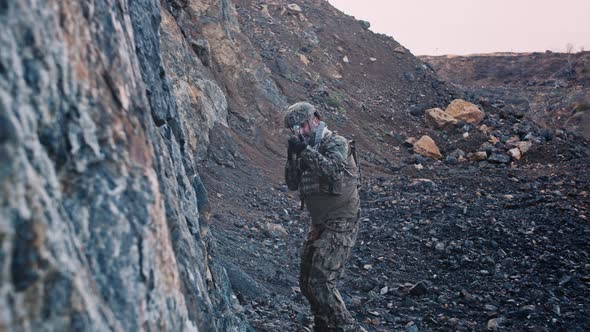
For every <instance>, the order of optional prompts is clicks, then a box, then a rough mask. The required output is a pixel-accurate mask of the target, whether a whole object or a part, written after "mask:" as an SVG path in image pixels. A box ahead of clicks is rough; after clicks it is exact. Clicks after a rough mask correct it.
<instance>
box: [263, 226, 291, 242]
mask: <svg viewBox="0 0 590 332" xmlns="http://www.w3.org/2000/svg"><path fill="white" fill-rule="evenodd" d="M264 233H265V234H266V235H267V236H270V237H272V238H275V239H276V238H281V237H287V236H289V233H287V230H285V228H284V227H283V226H281V225H279V224H273V223H266V224H265V227H264Z"/></svg>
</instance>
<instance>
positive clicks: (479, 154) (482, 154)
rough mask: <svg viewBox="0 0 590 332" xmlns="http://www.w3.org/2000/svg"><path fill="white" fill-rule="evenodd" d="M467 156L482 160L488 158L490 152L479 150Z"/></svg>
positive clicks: (473, 159) (471, 158)
mask: <svg viewBox="0 0 590 332" xmlns="http://www.w3.org/2000/svg"><path fill="white" fill-rule="evenodd" d="M467 158H469V160H471V161H482V160H486V159H488V154H487V153H486V152H485V151H477V152H475V153H470V154H469V155H468V156H467Z"/></svg>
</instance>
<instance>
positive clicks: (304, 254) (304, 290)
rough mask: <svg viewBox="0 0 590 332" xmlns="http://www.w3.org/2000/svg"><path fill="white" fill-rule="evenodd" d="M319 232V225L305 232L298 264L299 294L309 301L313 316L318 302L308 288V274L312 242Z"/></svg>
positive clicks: (311, 257)
mask: <svg viewBox="0 0 590 332" xmlns="http://www.w3.org/2000/svg"><path fill="white" fill-rule="evenodd" d="M320 233H321V227H320V226H319V225H312V226H311V228H310V230H309V232H308V233H307V237H306V239H305V241H304V242H303V247H302V249H301V262H300V265H299V288H300V289H301V294H303V296H305V298H306V299H307V301H308V302H309V304H310V306H311V312H312V313H313V315H314V316H316V312H317V311H318V307H319V304H318V301H317V300H316V298H315V296H314V294H313V292H312V291H311V288H310V275H311V269H312V260H313V254H314V251H315V247H314V245H313V244H314V242H315V241H317V240H318V238H319V235H320Z"/></svg>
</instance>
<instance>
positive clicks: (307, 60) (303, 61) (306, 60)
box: [298, 53, 309, 66]
mask: <svg viewBox="0 0 590 332" xmlns="http://www.w3.org/2000/svg"><path fill="white" fill-rule="evenodd" d="M298 55H299V61H301V63H303V64H304V65H306V66H307V65H309V59H308V58H307V57H306V56H305V55H304V54H301V53H299V54H298Z"/></svg>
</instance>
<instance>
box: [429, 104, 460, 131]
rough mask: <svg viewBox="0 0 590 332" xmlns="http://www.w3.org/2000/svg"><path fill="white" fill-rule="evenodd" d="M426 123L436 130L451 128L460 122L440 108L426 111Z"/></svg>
mask: <svg viewBox="0 0 590 332" xmlns="http://www.w3.org/2000/svg"><path fill="white" fill-rule="evenodd" d="M425 119H426V123H427V124H428V125H429V126H431V127H434V128H451V127H453V126H454V125H456V124H457V123H458V122H459V121H458V120H457V119H455V118H454V117H452V116H450V115H449V114H448V113H445V111H443V110H442V109H440V108H431V109H429V110H426V114H425Z"/></svg>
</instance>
